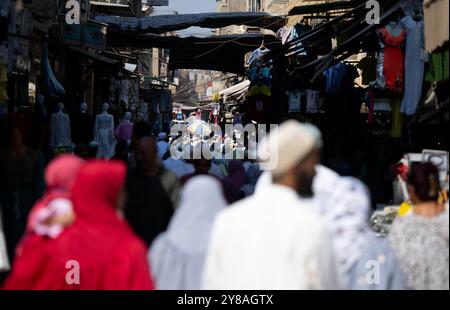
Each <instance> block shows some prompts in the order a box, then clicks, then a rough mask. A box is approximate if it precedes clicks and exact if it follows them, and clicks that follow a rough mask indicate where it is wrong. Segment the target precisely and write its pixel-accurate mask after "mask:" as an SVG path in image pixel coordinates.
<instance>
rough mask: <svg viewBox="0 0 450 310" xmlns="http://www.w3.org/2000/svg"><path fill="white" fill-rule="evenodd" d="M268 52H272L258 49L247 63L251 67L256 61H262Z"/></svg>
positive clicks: (266, 49)
mask: <svg viewBox="0 0 450 310" xmlns="http://www.w3.org/2000/svg"><path fill="white" fill-rule="evenodd" d="M268 52H270V50H269V49H268V48H258V49H256V50H254V51H253V52H252V53H251V54H250V57H249V59H248V62H247V65H249V66H251V65H252V64H253V62H254V61H255V60H257V59H260V58H261V57H263V56H264V55H265V54H267V53H268Z"/></svg>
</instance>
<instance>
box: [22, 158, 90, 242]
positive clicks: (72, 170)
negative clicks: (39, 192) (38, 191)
mask: <svg viewBox="0 0 450 310" xmlns="http://www.w3.org/2000/svg"><path fill="white" fill-rule="evenodd" d="M83 165H84V161H83V160H82V159H80V158H78V157H76V156H73V155H62V156H59V157H58V158H56V159H55V160H53V161H52V162H51V163H50V164H49V165H48V166H47V168H46V170H45V183H46V185H47V190H46V192H45V194H44V196H43V197H42V198H41V199H40V200H38V201H37V202H36V204H35V205H34V206H33V208H32V210H31V212H30V215H29V216H28V223H27V233H35V234H37V235H39V236H47V237H50V238H56V237H57V236H58V235H59V234H60V233H61V232H62V231H63V230H64V227H65V226H68V225H70V224H71V223H72V222H73V221H74V212H73V208H72V202H71V199H70V196H71V190H72V186H73V184H74V182H75V178H76V177H77V175H78V172H79V171H80V170H81V168H82V167H83Z"/></svg>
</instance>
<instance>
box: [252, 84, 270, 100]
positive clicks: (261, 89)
mask: <svg viewBox="0 0 450 310" xmlns="http://www.w3.org/2000/svg"><path fill="white" fill-rule="evenodd" d="M257 95H264V96H267V97H270V96H271V95H272V91H271V90H270V88H269V87H268V86H267V85H264V84H257V85H254V86H252V87H250V89H249V90H248V93H247V96H248V97H252V96H257Z"/></svg>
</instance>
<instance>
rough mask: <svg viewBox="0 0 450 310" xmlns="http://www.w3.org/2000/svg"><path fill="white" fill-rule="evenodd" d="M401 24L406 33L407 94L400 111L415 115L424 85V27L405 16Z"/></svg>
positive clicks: (421, 23)
mask: <svg viewBox="0 0 450 310" xmlns="http://www.w3.org/2000/svg"><path fill="white" fill-rule="evenodd" d="M401 24H402V26H403V27H404V29H405V31H406V34H407V36H406V50H405V93H404V95H403V100H402V105H401V108H400V111H401V112H402V113H404V114H406V115H413V114H414V113H415V112H416V108H417V105H418V104H419V102H420V99H421V97H422V84H423V79H424V72H425V58H426V54H425V49H424V25H423V21H415V20H414V19H413V18H412V17H411V16H405V17H403V18H402V20H401Z"/></svg>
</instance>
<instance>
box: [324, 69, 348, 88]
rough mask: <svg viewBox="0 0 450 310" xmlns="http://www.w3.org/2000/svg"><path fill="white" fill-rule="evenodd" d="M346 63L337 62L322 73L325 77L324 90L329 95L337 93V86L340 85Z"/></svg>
mask: <svg viewBox="0 0 450 310" xmlns="http://www.w3.org/2000/svg"><path fill="white" fill-rule="evenodd" d="M345 70H346V65H345V64H344V63H338V64H336V65H334V66H333V67H331V68H328V69H327V70H326V71H325V72H324V73H323V75H324V76H325V78H326V92H327V93H328V94H330V95H334V96H337V95H339V88H340V86H341V82H342V78H343V77H344V75H345Z"/></svg>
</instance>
